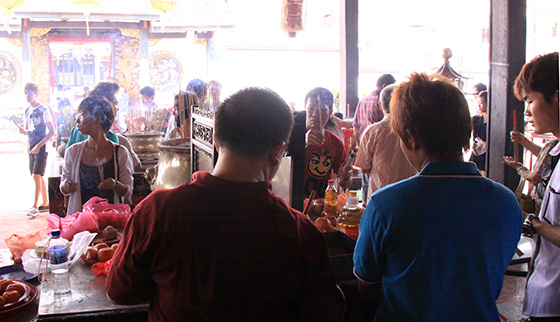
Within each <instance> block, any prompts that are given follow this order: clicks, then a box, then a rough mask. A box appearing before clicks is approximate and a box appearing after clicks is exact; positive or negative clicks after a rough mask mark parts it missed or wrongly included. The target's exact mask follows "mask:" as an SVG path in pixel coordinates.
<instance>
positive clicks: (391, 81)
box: [376, 74, 397, 89]
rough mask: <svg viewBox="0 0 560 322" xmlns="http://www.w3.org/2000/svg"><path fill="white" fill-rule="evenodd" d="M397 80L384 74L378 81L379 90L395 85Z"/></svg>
mask: <svg viewBox="0 0 560 322" xmlns="http://www.w3.org/2000/svg"><path fill="white" fill-rule="evenodd" d="M396 81H397V80H396V79H395V77H393V75H391V74H383V75H381V77H379V78H378V79H377V84H376V85H377V88H379V89H381V87H383V85H391V84H394V83H395V82H396Z"/></svg>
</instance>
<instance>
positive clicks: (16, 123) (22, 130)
mask: <svg viewBox="0 0 560 322" xmlns="http://www.w3.org/2000/svg"><path fill="white" fill-rule="evenodd" d="M10 119H11V120H12V121H13V122H14V124H15V125H16V126H17V127H18V129H19V130H20V131H21V132H25V130H24V129H22V128H21V126H19V124H18V122H16V120H14V117H13V116H12V115H10Z"/></svg>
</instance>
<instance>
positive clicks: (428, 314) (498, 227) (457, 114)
mask: <svg viewBox="0 0 560 322" xmlns="http://www.w3.org/2000/svg"><path fill="white" fill-rule="evenodd" d="M390 109H391V127H392V129H393V130H394V131H395V133H397V135H398V137H399V139H400V140H401V149H402V151H403V153H404V155H405V157H406V158H407V160H408V162H409V163H410V165H412V167H413V168H415V169H416V170H417V171H419V173H418V174H417V175H415V176H413V177H411V178H408V179H405V180H403V181H400V182H397V183H395V184H392V185H389V186H386V187H384V188H382V189H380V190H377V191H376V192H375V193H374V194H373V195H372V196H371V199H370V200H369V202H368V205H367V208H366V210H365V212H364V215H363V217H362V221H361V223H360V235H359V237H358V241H357V244H356V248H355V251H354V272H355V274H356V276H357V277H358V280H359V282H358V283H359V288H360V292H361V293H362V294H364V295H366V296H367V295H375V293H378V295H380V296H381V304H380V306H379V308H378V310H377V313H376V321H499V320H500V318H499V316H498V309H497V307H496V300H497V299H498V296H499V295H500V291H501V289H502V284H503V279H504V273H505V270H506V268H507V266H508V264H509V262H510V261H511V259H512V257H513V255H514V253H515V249H516V247H517V242H518V241H519V237H520V236H521V226H522V224H521V223H522V219H521V209H520V208H519V204H518V203H517V200H516V199H515V196H514V195H513V193H512V192H511V191H510V190H509V189H507V188H506V187H504V186H503V185H501V184H499V183H497V182H494V181H492V180H490V179H487V178H485V177H483V176H482V175H481V174H480V172H479V171H478V170H477V169H476V165H475V164H474V163H471V162H464V161H463V151H464V150H467V149H468V148H469V143H470V136H471V130H472V126H471V119H470V115H469V108H468V104H467V101H466V99H465V97H464V96H463V93H462V92H461V91H460V90H459V89H458V88H457V87H455V86H454V85H453V84H451V83H450V82H449V81H445V80H443V79H442V80H432V79H430V78H429V77H428V76H426V75H419V74H413V75H412V76H411V77H410V80H409V81H407V82H405V83H402V84H400V85H399V86H398V87H397V88H396V89H395V91H394V92H393V97H392V99H391V105H390Z"/></svg>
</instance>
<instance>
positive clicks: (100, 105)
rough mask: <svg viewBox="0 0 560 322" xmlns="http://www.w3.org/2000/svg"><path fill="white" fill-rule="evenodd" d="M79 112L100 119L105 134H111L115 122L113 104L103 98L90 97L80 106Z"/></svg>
mask: <svg viewBox="0 0 560 322" xmlns="http://www.w3.org/2000/svg"><path fill="white" fill-rule="evenodd" d="M78 112H79V113H81V112H86V113H87V114H89V115H91V116H93V117H94V118H96V119H98V120H99V122H101V127H102V128H103V131H104V132H105V134H107V132H109V129H110V128H111V125H113V122H114V121H115V114H114V113H113V108H112V104H111V103H110V102H109V101H108V100H107V99H106V98H105V97H103V96H95V95H90V96H88V97H86V98H85V99H84V100H83V101H82V102H81V103H80V106H78Z"/></svg>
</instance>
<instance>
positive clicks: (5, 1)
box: [0, 0, 25, 34]
mask: <svg viewBox="0 0 560 322" xmlns="http://www.w3.org/2000/svg"><path fill="white" fill-rule="evenodd" d="M24 2H25V0H0V7H2V8H4V9H6V11H4V15H5V16H6V20H5V21H4V27H5V28H6V31H8V33H9V34H12V30H11V29H10V21H9V20H10V18H13V17H14V10H13V9H14V8H17V7H21V6H22V5H23V3H24Z"/></svg>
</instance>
